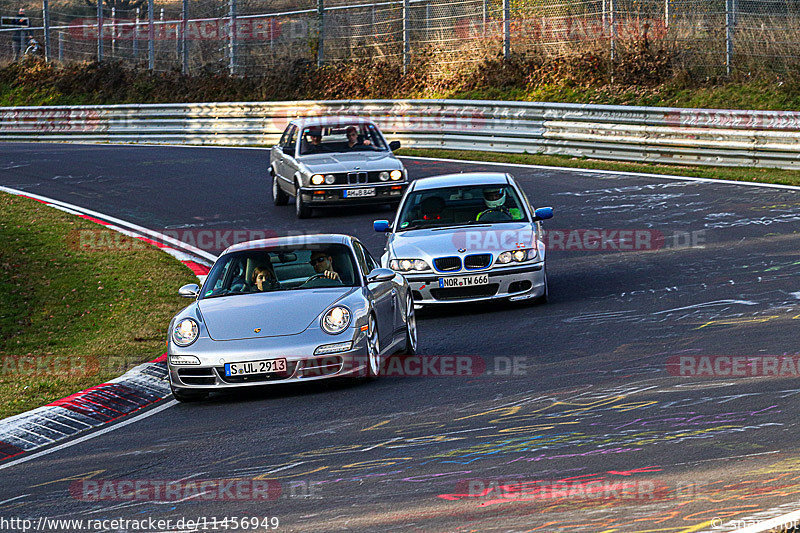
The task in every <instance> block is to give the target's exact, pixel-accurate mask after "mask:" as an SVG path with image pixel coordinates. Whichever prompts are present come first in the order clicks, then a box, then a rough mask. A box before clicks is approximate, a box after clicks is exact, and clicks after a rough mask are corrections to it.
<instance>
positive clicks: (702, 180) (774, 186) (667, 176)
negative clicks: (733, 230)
mask: <svg viewBox="0 0 800 533" xmlns="http://www.w3.org/2000/svg"><path fill="white" fill-rule="evenodd" d="M398 157H400V158H401V159H421V160H423V161H443V162H445V163H466V164H470V165H491V166H500V167H518V168H533V169H537V170H557V171H563V172H580V173H587V172H588V173H592V174H611V175H615V176H633V177H637V178H661V179H667V180H680V181H696V182H699V183H725V184H728V185H746V186H751V187H767V188H770V189H787V190H790V191H800V186H798V185H780V184H778V183H758V182H752V181H735V180H715V179H711V178H694V177H691V176H678V175H670V174H649V173H647V172H629V171H617V170H595V169H592V168H575V167H551V166H546V165H526V164H524V163H499V162H496V161H474V160H467V159H440V158H437V157H415V156H411V155H401V156H398ZM603 161H605V160H603ZM611 162H613V161H611ZM709 168H715V167H709Z"/></svg>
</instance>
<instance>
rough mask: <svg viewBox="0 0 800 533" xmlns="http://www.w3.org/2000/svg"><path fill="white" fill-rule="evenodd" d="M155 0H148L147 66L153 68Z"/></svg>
mask: <svg viewBox="0 0 800 533" xmlns="http://www.w3.org/2000/svg"><path fill="white" fill-rule="evenodd" d="M153 17H154V15H153V0H147V68H148V69H150V70H153V68H154V67H155V63H156V48H155V42H154V41H155V38H156V31H155V30H156V28H155V20H153Z"/></svg>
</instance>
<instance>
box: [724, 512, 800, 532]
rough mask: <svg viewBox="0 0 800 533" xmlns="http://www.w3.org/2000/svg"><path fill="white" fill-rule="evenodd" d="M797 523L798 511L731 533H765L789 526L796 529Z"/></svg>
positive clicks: (798, 519) (799, 518)
mask: <svg viewBox="0 0 800 533" xmlns="http://www.w3.org/2000/svg"><path fill="white" fill-rule="evenodd" d="M798 521H800V511H793V512H791V513H787V514H785V515H783V516H778V517H776V518H770V519H769V520H765V521H764V522H760V523H758V524H753V525H752V526H747V527H743V528H741V529H737V530H736V531H734V532H733V533H765V532H766V531H770V530H773V529H775V528H777V527H784V526H787V525H790V524H791V525H793V526H794V527H797V522H798ZM734 522H735V520H734ZM723 525H724V524H723Z"/></svg>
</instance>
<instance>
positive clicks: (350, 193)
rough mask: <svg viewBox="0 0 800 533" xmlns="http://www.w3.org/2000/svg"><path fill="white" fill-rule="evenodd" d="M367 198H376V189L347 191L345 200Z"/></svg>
mask: <svg viewBox="0 0 800 533" xmlns="http://www.w3.org/2000/svg"><path fill="white" fill-rule="evenodd" d="M365 196H375V187H370V188H369V189H345V191H344V197H345V198H363V197H365Z"/></svg>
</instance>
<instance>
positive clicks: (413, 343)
mask: <svg viewBox="0 0 800 533" xmlns="http://www.w3.org/2000/svg"><path fill="white" fill-rule="evenodd" d="M417 349H418V345H417V316H416V314H415V312H414V300H413V299H412V298H411V291H410V290H409V292H408V296H407V298H406V347H405V350H403V354H404V355H417Z"/></svg>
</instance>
